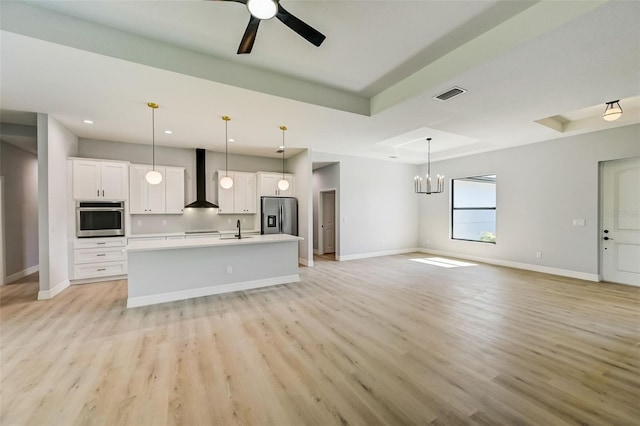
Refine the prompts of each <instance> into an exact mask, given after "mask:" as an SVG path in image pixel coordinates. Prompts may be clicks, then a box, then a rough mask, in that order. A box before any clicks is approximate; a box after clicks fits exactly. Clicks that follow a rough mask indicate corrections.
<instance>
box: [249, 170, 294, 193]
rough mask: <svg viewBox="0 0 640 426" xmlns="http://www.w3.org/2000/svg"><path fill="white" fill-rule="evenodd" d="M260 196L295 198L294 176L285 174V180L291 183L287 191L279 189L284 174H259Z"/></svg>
mask: <svg viewBox="0 0 640 426" xmlns="http://www.w3.org/2000/svg"><path fill="white" fill-rule="evenodd" d="M257 177H258V196H260V197H262V196H270V197H293V196H295V188H294V179H293V175H292V174H288V173H285V175H284V178H285V179H286V180H287V181H288V182H289V188H288V189H287V190H286V191H283V190H281V189H278V182H279V181H280V179H282V173H267V172H258V173H257Z"/></svg>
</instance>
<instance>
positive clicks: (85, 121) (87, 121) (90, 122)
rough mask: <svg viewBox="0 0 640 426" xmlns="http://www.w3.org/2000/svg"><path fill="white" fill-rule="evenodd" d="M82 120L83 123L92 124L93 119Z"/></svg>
mask: <svg viewBox="0 0 640 426" xmlns="http://www.w3.org/2000/svg"><path fill="white" fill-rule="evenodd" d="M82 122H83V123H84V124H93V121H91V120H82Z"/></svg>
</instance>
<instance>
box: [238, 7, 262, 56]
mask: <svg viewBox="0 0 640 426" xmlns="http://www.w3.org/2000/svg"><path fill="white" fill-rule="evenodd" d="M258 25H260V19H258V18H256V17H255V16H253V15H251V17H250V18H249V23H248V24H247V29H246V30H244V35H243V36H242V41H241V42H240V46H239V47H238V52H237V53H238V55H240V54H242V53H251V49H253V43H254V42H255V41H256V34H258Z"/></svg>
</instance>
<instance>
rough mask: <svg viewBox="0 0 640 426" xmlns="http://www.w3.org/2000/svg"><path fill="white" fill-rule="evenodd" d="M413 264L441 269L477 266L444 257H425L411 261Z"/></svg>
mask: <svg viewBox="0 0 640 426" xmlns="http://www.w3.org/2000/svg"><path fill="white" fill-rule="evenodd" d="M409 260H410V261H412V262H420V263H426V264H427V265H433V266H439V267H441V268H460V267H464V266H476V265H477V264H476V263H469V262H461V261H459V260H453V259H445V258H444V257H423V258H420V259H409Z"/></svg>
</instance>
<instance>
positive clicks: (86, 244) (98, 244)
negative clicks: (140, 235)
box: [73, 238, 125, 249]
mask: <svg viewBox="0 0 640 426" xmlns="http://www.w3.org/2000/svg"><path fill="white" fill-rule="evenodd" d="M124 241H125V239H124V238H82V239H80V238H78V239H76V240H75V241H74V242H73V248H75V249H91V248H104V247H124V246H125V242H124Z"/></svg>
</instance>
